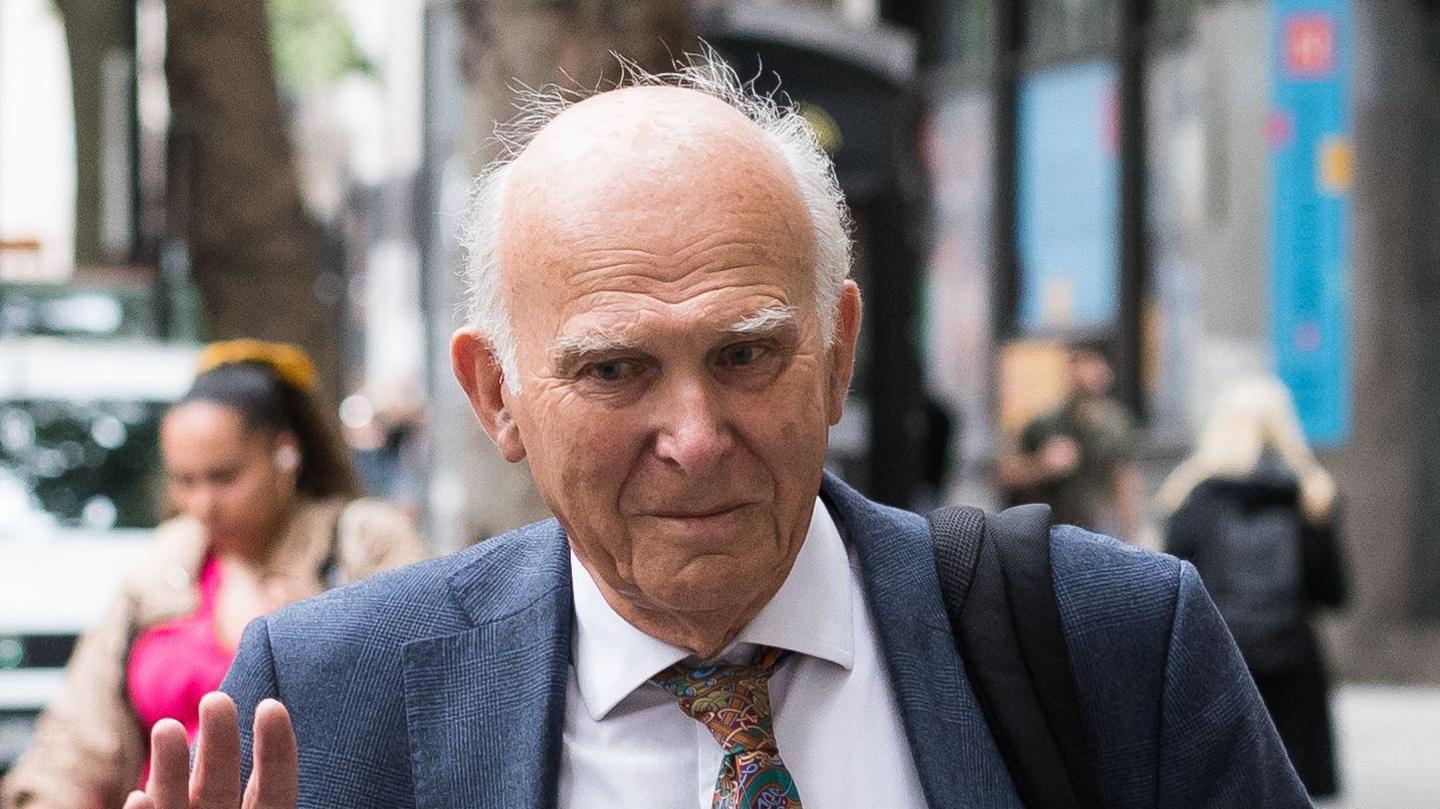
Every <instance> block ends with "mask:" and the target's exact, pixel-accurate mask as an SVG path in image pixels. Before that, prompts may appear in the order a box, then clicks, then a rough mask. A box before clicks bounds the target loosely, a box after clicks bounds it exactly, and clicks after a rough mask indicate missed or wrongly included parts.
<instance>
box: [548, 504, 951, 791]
mask: <svg viewBox="0 0 1440 809" xmlns="http://www.w3.org/2000/svg"><path fill="white" fill-rule="evenodd" d="M570 571H571V573H570V575H571V579H572V584H573V586H574V597H575V626H574V629H575V631H574V636H573V641H572V644H573V646H572V658H571V660H572V663H571V666H570V678H569V680H570V682H569V686H568V690H567V693H566V701H565V737H564V744H563V745H562V747H561V752H560V784H559V787H560V792H559V805H560V807H561V809H582V808H583V809H638V808H642V807H658V808H660V809H682V808H684V809H689V807H696V808H697V809H710V807H711V800H712V798H713V796H714V790H715V777H716V775H718V774H719V772H720V763H721V760H722V758H723V754H722V752H721V750H720V746H719V745H718V744H716V743H715V739H714V738H713V737H712V736H711V735H710V732H709V731H708V730H706V728H705V726H704V725H702V724H701V723H700V722H698V721H696V720H694V719H692V718H690V717H689V716H688V715H686V714H685V713H683V712H682V711H681V710H680V707H679V705H678V703H677V701H676V699H675V697H674V695H672V694H670V693H668V692H666V691H664V690H662V689H661V688H660V687H659V686H656V685H653V684H651V683H650V682H649V679H650V677H652V676H653V675H655V674H656V673H658V672H659V671H660V670H662V669H664V668H665V667H667V666H669V665H671V664H673V663H676V662H679V661H680V660H683V659H685V658H686V657H687V656H689V653H688V652H686V651H685V650H684V649H682V648H680V647H678V646H672V645H670V644H668V643H665V642H664V641H660V640H657V639H655V638H652V637H650V636H649V635H646V634H645V633H644V632H641V631H640V630H638V629H636V628H635V627H634V626H631V625H630V624H629V623H627V622H626V621H625V619H623V618H621V617H620V616H619V614H617V613H616V612H615V611H614V610H613V609H611V607H610V605H609V604H608V603H607V602H606V601H605V599H604V597H603V596H601V594H600V590H599V588H598V587H596V585H595V581H594V580H593V579H592V578H591V577H590V574H589V573H588V572H587V571H586V570H585V568H584V567H583V566H581V564H580V562H579V561H578V560H577V559H575V558H574V556H573V555H572V556H571V559H570ZM756 644H762V645H767V646H776V647H780V648H782V649H789V650H791V651H793V652H797V653H798V654H792V655H791V656H790V657H789V659H787V660H786V661H785V662H783V663H782V664H781V665H780V667H779V668H778V669H777V670H776V671H775V674H774V675H772V677H771V679H770V697H771V703H772V704H773V706H774V707H773V709H774V722H775V725H774V727H775V737H776V741H777V742H778V744H779V747H780V756H781V758H783V759H784V761H785V766H786V768H787V769H789V771H790V773H791V775H792V776H793V777H794V779H795V785H796V787H797V788H798V790H799V792H800V800H801V801H802V802H803V803H804V804H805V807H806V809H838V807H848V806H864V807H870V806H885V807H889V808H890V809H908V807H915V809H923V807H924V806H925V800H924V796H923V794H922V793H921V790H920V782H919V779H918V776H917V775H916V772H915V762H914V760H913V758H912V757H911V755H910V747H909V744H908V742H906V740H905V730H904V727H903V726H902V725H901V720H900V712H899V706H898V705H897V704H896V702H895V697H894V695H893V693H892V691H891V688H890V679H889V676H888V675H887V673H886V671H885V665H884V659H883V658H882V656H881V650H880V644H879V640H878V638H876V636H875V628H874V626H873V624H872V623H871V620H870V615H869V610H868V609H866V605H865V597H864V595H863V593H862V592H861V589H860V579H859V576H858V575H857V573H856V571H855V562H854V560H853V559H852V558H851V556H850V554H849V553H848V552H847V550H846V548H845V544H844V541H843V540H842V539H841V536H840V532H839V531H838V530H837V529H836V527H835V522H834V520H832V519H831V517H830V514H829V512H828V511H827V510H826V508H825V506H824V505H823V504H822V503H821V502H820V499H819V498H816V500H815V511H814V513H813V515H812V516H811V518H810V529H809V531H808V532H807V533H806V535H805V543H804V545H803V546H801V548H800V553H799V555H798V556H796V558H795V565H794V567H792V568H791V570H790V575H789V577H788V578H786V579H785V583H784V584H783V585H781V587H780V590H779V591H778V592H776V593H775V596H774V597H773V598H771V599H770V602H769V603H768V604H766V605H765V607H764V608H763V609H762V610H761V611H760V613H759V614H758V615H756V616H755V619H754V620H752V621H751V622H750V623H749V625H747V626H746V627H745V628H744V629H742V630H741V631H740V634H739V636H738V637H737V638H736V640H735V642H734V643H732V644H731V645H730V646H729V647H727V648H726V650H725V652H723V653H722V655H721V656H722V657H724V658H726V659H729V660H743V659H748V658H749V655H750V654H751V653H752V652H753V650H754V645H756Z"/></svg>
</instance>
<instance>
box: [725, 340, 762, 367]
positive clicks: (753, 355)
mask: <svg viewBox="0 0 1440 809" xmlns="http://www.w3.org/2000/svg"><path fill="white" fill-rule="evenodd" d="M763 354H764V349H762V348H760V347H759V346H757V345H755V344H753V343H742V344H740V345H734V346H730V347H729V348H727V349H725V352H724V353H723V354H722V355H721V359H722V361H723V362H724V363H725V364H726V365H728V366H730V367H732V368H743V367H745V366H747V365H754V364H755V363H756V362H757V361H758V360H759V359H760V358H761V356H763Z"/></svg>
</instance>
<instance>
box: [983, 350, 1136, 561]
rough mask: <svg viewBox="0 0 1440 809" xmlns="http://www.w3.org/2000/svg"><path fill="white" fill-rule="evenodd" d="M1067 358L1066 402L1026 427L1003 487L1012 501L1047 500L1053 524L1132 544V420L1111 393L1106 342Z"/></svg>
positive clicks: (1002, 470) (1003, 462) (1006, 466)
mask: <svg viewBox="0 0 1440 809" xmlns="http://www.w3.org/2000/svg"><path fill="white" fill-rule="evenodd" d="M1068 355H1069V356H1068V359H1067V362H1068V368H1069V380H1068V384H1069V392H1068V394H1067V395H1066V397H1065V401H1064V403H1063V404H1062V405H1061V406H1060V407H1059V408H1057V409H1055V410H1052V411H1050V412H1048V413H1045V414H1044V415H1041V416H1039V417H1037V418H1035V419H1033V420H1031V421H1030V422H1029V423H1028V424H1026V425H1025V427H1024V429H1022V430H1021V432H1020V439H1019V446H1018V447H1017V448H1016V451H1015V452H1013V453H1010V454H1009V455H1006V456H1004V457H1002V458H1001V459H1000V463H999V466H998V470H997V471H998V476H999V481H1000V486H1001V488H1002V489H1003V490H1004V493H1005V499H1006V501H1007V503H1008V504H1010V505H1018V504H1021V503H1046V504H1048V505H1049V506H1050V509H1051V514H1052V517H1053V519H1054V521H1055V522H1056V523H1064V524H1067V525H1078V526H1080V527H1081V528H1085V529H1088V530H1090V531H1095V532H1097V533H1102V534H1109V535H1112V536H1116V537H1120V538H1122V539H1126V540H1129V541H1131V542H1134V541H1136V539H1137V538H1138V537H1139V534H1140V513H1141V505H1142V502H1143V499H1144V495H1143V487H1142V483H1141V480H1140V474H1139V472H1138V470H1136V468H1135V465H1134V452H1135V427H1134V423H1133V420H1132V419H1131V417H1130V414H1129V412H1128V411H1126V409H1125V407H1124V405H1122V404H1120V403H1119V402H1117V401H1116V400H1115V399H1114V397H1113V396H1112V395H1111V387H1112V386H1113V385H1114V382H1115V371H1114V369H1112V368H1111V366H1110V362H1109V360H1108V359H1107V358H1106V356H1105V353H1104V349H1103V347H1102V346H1100V345H1099V344H1096V343H1077V344H1075V345H1073V346H1071V347H1070V348H1069V352H1068Z"/></svg>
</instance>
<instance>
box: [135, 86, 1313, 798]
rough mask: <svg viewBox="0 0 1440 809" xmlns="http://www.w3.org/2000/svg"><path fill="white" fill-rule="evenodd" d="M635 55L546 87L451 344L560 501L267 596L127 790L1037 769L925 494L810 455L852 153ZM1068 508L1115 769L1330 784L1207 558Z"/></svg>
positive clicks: (837, 397) (602, 787)
mask: <svg viewBox="0 0 1440 809" xmlns="http://www.w3.org/2000/svg"><path fill="white" fill-rule="evenodd" d="M635 84H638V85H639V86H630V87H627V88H624V89H618V90H614V91H610V92H605V93H602V94H599V95H596V96H594V97H591V98H589V99H587V100H585V101H582V102H580V103H576V104H573V105H563V104H560V103H559V102H558V101H555V100H552V101H551V102H548V103H541V104H539V105H538V106H536V107H535V109H533V110H531V112H532V113H533V114H531V115H529V116H527V117H526V118H525V120H527V121H529V122H531V123H533V124H535V126H534V127H532V131H529V132H525V133H519V134H515V133H511V134H512V135H514V137H513V138H512V142H514V143H515V144H516V146H515V151H516V152H517V154H516V155H515V156H514V157H513V159H511V160H509V161H508V162H504V163H503V164H502V165H501V166H500V167H498V168H494V169H492V170H490V171H489V172H487V174H486V175H485V176H484V177H483V178H482V181H481V184H480V188H479V191H478V194H477V198H476V199H477V211H478V213H477V218H476V220H475V225H474V229H473V233H472V244H471V253H472V254H471V263H470V268H469V270H470V273H471V283H472V285H473V289H472V301H471V318H470V320H471V325H469V326H467V327H466V328H463V329H461V330H460V331H459V332H457V333H456V335H455V337H454V341H453V359H454V365H455V372H456V375H457V377H458V378H459V380H460V384H461V385H462V386H463V387H464V389H465V392H466V393H467V395H468V396H469V398H470V401H471V403H472V405H473V407H474V410H475V414H476V416H477V417H478V419H479V421H480V424H481V425H482V426H483V427H484V429H485V431H486V432H487V433H488V434H489V435H490V437H491V438H492V439H493V440H494V442H495V443H496V445H497V446H498V447H499V448H500V450H501V452H503V453H504V455H505V457H506V458H508V459H509V460H511V461H520V460H522V459H528V461H529V463H530V469H531V471H532V473H533V475H534V478H535V483H536V485H537V486H538V487H539V490H540V491H541V492H542V493H543V495H544V496H545V498H546V499H547V501H548V503H549V505H550V507H551V508H552V510H553V511H554V513H555V516H556V519H555V520H551V521H548V522H544V523H540V524H537V525H533V526H530V527H528V528H524V529H521V530H519V531H516V532H514V533H511V534H508V535H505V536H502V537H499V538H497V539H494V540H491V541H489V542H485V543H482V544H481V545H479V546H477V547H475V548H473V549H471V550H469V551H466V552H464V553H461V554H458V555H456V556H453V557H450V558H448V559H443V560H439V561H436V562H431V563H427V564H422V565H419V566H416V567H412V568H408V569H406V570H404V571H401V572H399V573H397V574H394V575H390V576H388V577H381V578H378V579H375V580H373V581H371V582H367V583H364V584H360V585H358V586H355V587H350V588H345V589H342V590H339V591H336V592H334V593H332V594H330V595H328V596H325V597H322V598H319V599H316V600H312V601H309V602H305V603H302V604H300V605H297V606H295V607H292V608H290V609H288V610H285V611H282V612H280V613H278V614H276V615H273V616H271V617H269V618H266V619H261V620H259V621H257V622H256V623H255V624H253V625H252V626H251V627H250V629H249V630H248V631H247V634H246V637H245V640H244V642H243V644H242V647H241V649H240V652H239V657H238V659H237V661H236V663H235V666H234V668H233V669H232V670H231V672H230V676H229V678H228V679H227V680H226V684H225V691H226V692H228V693H229V694H230V695H231V696H233V698H234V703H232V702H231V701H230V699H229V698H227V697H225V696H223V695H211V696H210V697H207V699H206V701H205V703H204V705H203V709H204V710H203V713H204V719H203V722H204V724H203V727H202V738H201V742H200V750H199V752H198V753H197V756H196V765H195V771H194V773H193V776H192V775H191V774H189V773H187V771H186V770H187V767H186V761H185V750H184V739H183V736H181V735H180V734H179V733H178V732H177V729H176V728H175V727H170V726H162V727H159V728H157V730H156V736H155V744H154V748H155V763H154V773H155V775H154V777H153V779H152V782H151V787H150V790H149V794H148V795H147V794H143V793H135V794H134V795H132V796H131V799H130V802H129V803H128V804H127V806H128V807H131V809H138V808H139V807H150V806H153V807H156V809H179V807H206V808H207V809H221V808H222V807H223V808H224V809H230V807H233V806H235V805H237V804H238V803H239V802H240V800H241V792H240V789H239V785H240V784H241V783H242V780H241V777H242V773H249V774H248V776H247V777H248V779H249V784H250V786H249V788H248V789H247V790H246V791H245V794H244V805H245V806H247V807H255V808H256V809H262V808H263V809H282V808H283V809H289V807H292V806H295V805H297V804H298V805H300V806H307V807H342V806H343V807H355V806H366V807H370V806H373V807H387V808H389V807H409V806H415V807H455V809H460V808H461V807H465V808H466V809H470V808H471V807H477V808H478V807H501V806H504V807H537V808H538V807H551V806H560V807H586V809H609V808H611V807H616V808H618V807H652V806H653V807H686V806H689V807H699V808H700V809H705V808H706V807H747V809H748V808H749V807H761V806H764V807H792V808H793V807H801V806H802V805H803V806H808V807H811V809H816V807H846V806H864V807H872V806H885V807H927V806H928V807H1016V806H1019V805H1020V803H1019V798H1018V797H1017V795H1016V791H1015V788H1014V786H1013V784H1012V782H1011V780H1010V777H1009V775H1008V773H1007V770H1006V767H1005V764H1004V762H1003V760H1002V758H1001V756H1000V755H999V753H998V752H997V748H996V744H995V741H994V739H993V737H992V735H991V733H990V731H989V730H988V729H987V726H986V722H985V719H984V716H983V714H982V712H981V709H980V708H979V706H978V704H977V702H976V700H975V697H974V695H973V693H972V691H971V689H970V686H969V683H968V681H967V679H966V676H965V673H964V670H963V668H962V665H961V661H960V659H959V657H958V655H957V652H956V649H955V645H954V643H953V639H952V636H951V633H950V630H949V626H948V624H947V621H946V615H945V612H944V608H943V606H942V603H941V597H940V593H939V587H938V584H937V578H936V573H935V570H934V568H933V566H932V564H931V561H930V560H931V539H930V535H929V532H928V527H927V524H926V522H925V520H924V519H923V518H921V517H918V516H916V515H914V514H909V513H906V512H901V511H897V510H893V509H889V508H884V507H881V506H878V505H876V504H874V503H871V502H869V501H867V500H865V499H864V498H863V497H861V496H860V495H858V494H857V493H856V492H854V491H853V490H851V489H850V488H848V487H847V486H846V485H845V484H843V483H842V482H840V481H839V480H837V479H834V478H833V477H828V476H825V475H824V474H823V472H822V462H823V460H824V457H825V451H826V440H827V431H828V428H829V427H830V426H831V425H833V424H835V422H836V421H837V420H838V419H839V418H840V414H841V410H842V408H843V407H844V403H845V394H846V388H847V386H848V384H849V382H850V376H851V365H852V360H853V356H854V351H855V344H856V336H857V334H858V331H859V328H860V292H859V290H858V289H857V288H856V286H855V284H854V283H853V282H851V281H849V280H846V275H847V272H848V264H849V247H848V244H847V241H846V234H845V228H846V221H845V211H844V205H843V202H842V201H841V198H840V195H839V191H838V189H837V187H836V184H835V180H834V176H833V172H832V170H831V167H830V164H829V162H828V160H827V159H826V158H825V156H824V155H823V153H822V152H820V151H819V149H818V148H817V147H816V145H815V142H814V140H813V138H812V137H811V136H810V134H809V132H808V130H807V129H806V128H805V126H804V124H803V122H802V121H801V119H799V118H798V117H797V116H795V115H794V114H792V113H790V112H789V111H787V110H784V109H780V108H777V107H776V106H775V105H773V104H772V103H770V102H769V101H768V100H766V99H758V98H753V97H750V96H748V95H747V94H746V93H745V92H744V90H743V89H742V88H740V87H739V86H737V85H736V84H735V82H734V78H733V75H732V74H730V73H729V71H727V70H725V69H723V68H719V67H716V66H713V65H710V64H708V63H702V64H699V65H695V66H692V67H691V68H690V69H688V70H687V71H685V72H683V73H682V74H680V75H678V76H674V77H668V78H666V79H664V80H663V81H662V80H658V79H655V78H653V77H641V79H639V80H638V81H637V82H636V83H635ZM1052 546H1053V557H1054V565H1055V578H1056V585H1057V592H1058V594H1059V600H1060V607H1061V611H1062V614H1063V615H1064V618H1065V625H1064V631H1065V633H1066V636H1067V638H1068V641H1069V644H1070V645H1071V648H1072V649H1073V650H1074V656H1075V666H1076V671H1077V676H1078V678H1079V679H1080V684H1081V686H1082V691H1083V694H1084V700H1085V702H1084V704H1085V708H1086V712H1087V716H1088V717H1089V720H1090V722H1091V724H1092V725H1093V730H1094V732H1095V736H1096V738H1097V740H1098V741H1099V746H1100V749H1099V750H1098V759H1099V772H1100V776H1101V781H1102V784H1101V785H1102V787H1103V790H1104V793H1105V800H1106V803H1107V805H1109V806H1112V807H1149V806H1165V807H1190V806H1231V805H1238V803H1239V802H1241V801H1245V802H1248V803H1251V804H1256V805H1262V806H1267V807H1276V806H1304V805H1307V804H1306V802H1305V798H1304V793H1303V791H1302V790H1301V788H1300V786H1299V783H1298V781H1297V780H1296V779H1295V776H1294V774H1293V772H1292V770H1291V769H1290V767H1289V765H1288V763H1287V762H1286V760H1285V758H1284V753H1283V751H1282V749H1281V747H1280V745H1279V742H1278V740H1277V739H1276V736H1275V733H1274V730H1273V728H1272V727H1271V725H1270V723H1269V721H1268V719H1267V718H1266V715H1265V712H1264V708H1263V706H1262V705H1261V703H1260V701H1259V698H1258V696H1257V695H1256V692H1255V690H1254V687H1253V685H1252V684H1251V683H1250V680H1249V678H1248V677H1247V676H1246V674H1245V670H1244V668H1243V664H1242V663H1241V661H1240V658H1239V657H1238V655H1237V653H1236V652H1235V650H1234V648H1233V645H1232V643H1231V641H1230V640H1229V637H1228V635H1226V633H1225V630H1224V628H1223V626H1222V625H1221V623H1220V620H1219V618H1218V616H1217V615H1216V613H1215V610H1214V609H1213V607H1212V606H1211V604H1210V602H1209V600H1208V598H1207V596H1206V595H1205V593H1204V590H1203V588H1202V587H1201V586H1200V583H1199V580H1198V579H1197V578H1196V575H1195V573H1194V571H1193V570H1192V569H1191V568H1189V567H1188V566H1186V565H1183V564H1181V563H1179V562H1177V561H1175V560H1173V559H1170V558H1168V557H1159V556H1154V555H1149V554H1146V553H1144V552H1141V551H1136V550H1132V549H1128V548H1125V547H1123V546H1121V545H1120V544H1118V543H1116V542H1114V541H1111V540H1105V539H1101V538H1098V537H1093V536H1089V535H1084V534H1082V533H1081V532H1079V531H1078V529H1068V528H1062V529H1056V530H1055V532H1054V534H1053V537H1052ZM281 702H283V703H284V706H286V707H282V706H281ZM236 703H238V706H239V708H238V711H237V709H236ZM287 708H288V712H287ZM292 717H293V734H292V732H291V721H292ZM237 722H238V724H239V726H240V727H241V728H242V729H243V730H242V732H239V733H238V734H237V730H236V725H237ZM297 740H298V758H297ZM252 762H253V767H252ZM297 778H298V786H297Z"/></svg>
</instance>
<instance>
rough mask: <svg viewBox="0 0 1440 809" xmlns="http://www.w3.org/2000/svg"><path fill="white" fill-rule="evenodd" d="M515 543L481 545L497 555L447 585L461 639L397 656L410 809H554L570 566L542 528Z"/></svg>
mask: <svg viewBox="0 0 1440 809" xmlns="http://www.w3.org/2000/svg"><path fill="white" fill-rule="evenodd" d="M521 533H522V534H525V536H520V537H514V536H512V537H507V538H500V539H494V540H490V543H497V546H496V547H495V549H494V551H493V552H489V553H483V552H482V553H481V554H478V558H477V559H475V560H474V561H472V562H471V563H469V564H467V565H465V566H463V567H461V568H460V569H459V570H458V571H457V572H456V573H455V574H454V575H453V576H452V577H451V580H450V586H451V590H452V592H453V593H454V595H455V598H456V600H457V601H458V603H459V604H460V605H461V607H462V608H463V609H464V610H465V612H466V613H467V614H468V615H469V617H470V619H471V621H472V622H473V627H472V628H471V629H468V630H466V631H464V632H460V633H457V634H453V635H446V636H442V637H435V638H427V639H424V640H419V641H415V642H412V643H409V644H407V645H406V646H405V649H404V670H405V711H406V719H407V723H408V730H409V745H410V758H411V771H412V773H413V775H414V779H415V799H416V805H417V807H419V809H487V807H506V808H507V809H508V808H509V807H519V808H520V809H548V807H552V806H554V804H555V794H556V793H555V790H556V775H557V773H558V771H559V760H560V759H559V755H560V744H561V734H562V732H563V723H564V716H565V686H566V680H567V677H568V667H569V661H570V627H571V613H572V609H573V608H572V606H571V598H570V575H569V569H570V567H569V563H570V559H569V555H568V552H567V545H566V542H565V538H564V536H563V533H562V532H561V530H560V528H559V526H558V525H557V524H556V523H555V522H554V521H553V520H551V521H548V522H546V523H541V524H539V525H537V526H534V527H531V528H528V529H522V532H521ZM498 543H503V546H502V545H500V544H498ZM487 544H489V543H487Z"/></svg>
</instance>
